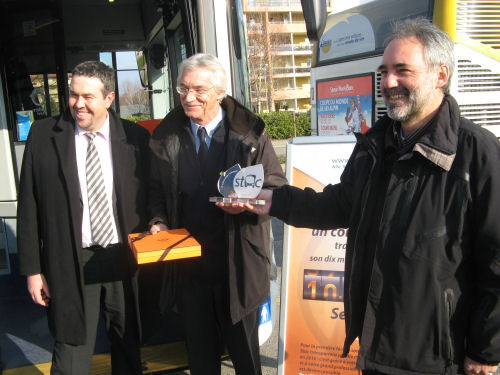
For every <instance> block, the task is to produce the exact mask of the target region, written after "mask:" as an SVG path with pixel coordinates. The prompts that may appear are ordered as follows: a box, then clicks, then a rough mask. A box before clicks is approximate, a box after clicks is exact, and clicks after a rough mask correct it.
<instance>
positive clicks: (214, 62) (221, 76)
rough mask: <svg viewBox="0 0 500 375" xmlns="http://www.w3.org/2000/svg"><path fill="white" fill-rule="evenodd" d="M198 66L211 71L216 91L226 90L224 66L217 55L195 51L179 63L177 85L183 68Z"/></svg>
mask: <svg viewBox="0 0 500 375" xmlns="http://www.w3.org/2000/svg"><path fill="white" fill-rule="evenodd" d="M200 68H202V69H209V70H211V71H212V72H213V74H212V79H211V81H212V84H213V85H214V87H215V90H216V91H226V89H227V76H226V70H225V69H224V66H223V65H222V63H221V62H220V61H219V59H218V58H217V57H215V56H212V55H209V54H206V53H197V54H195V55H193V56H191V57H189V58H187V59H186V60H184V61H183V62H182V63H181V65H180V66H179V74H178V75H177V85H178V86H179V85H180V81H181V79H182V75H183V74H184V71H185V70H195V69H200Z"/></svg>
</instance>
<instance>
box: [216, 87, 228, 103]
mask: <svg viewBox="0 0 500 375" xmlns="http://www.w3.org/2000/svg"><path fill="white" fill-rule="evenodd" d="M225 96H226V91H225V90H224V91H220V92H218V93H217V100H218V101H219V103H220V102H222V99H224V97H225Z"/></svg>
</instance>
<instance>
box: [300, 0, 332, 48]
mask: <svg viewBox="0 0 500 375" xmlns="http://www.w3.org/2000/svg"><path fill="white" fill-rule="evenodd" d="M300 2H301V3H302V11H303V13H304V20H305V21H306V29H307V37H308V38H309V40H310V41H311V42H314V41H317V40H318V39H319V36H320V35H321V33H322V32H323V28H324V27H325V23H326V0H300Z"/></svg>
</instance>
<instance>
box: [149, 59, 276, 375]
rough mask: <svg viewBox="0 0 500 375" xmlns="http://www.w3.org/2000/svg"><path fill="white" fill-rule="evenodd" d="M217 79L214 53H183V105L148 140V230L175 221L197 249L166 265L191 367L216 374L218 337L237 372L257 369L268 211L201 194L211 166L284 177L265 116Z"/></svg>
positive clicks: (211, 176)
mask: <svg viewBox="0 0 500 375" xmlns="http://www.w3.org/2000/svg"><path fill="white" fill-rule="evenodd" d="M226 85H227V79H226V72H225V70H224V67H223V66H222V65H221V63H220V62H219V61H218V60H217V59H216V58H215V57H213V56H211V55H207V54H197V55H194V56H192V57H190V58H188V59H186V60H185V61H184V62H183V63H182V64H181V66H180V70H179V79H178V82H177V92H178V93H179V94H180V99H181V104H182V106H180V107H178V108H175V109H174V110H172V111H171V112H170V113H169V114H168V115H167V116H166V117H165V119H164V120H163V121H162V122H161V123H160V125H159V126H158V127H157V129H156V130H155V132H154V133H153V137H152V140H151V149H152V154H153V155H152V173H151V178H152V180H151V187H150V195H149V198H150V208H151V221H150V224H151V232H152V233H156V232H158V231H159V230H165V229H167V228H169V229H173V228H179V227H183V228H186V229H187V230H188V231H189V232H190V233H191V234H192V235H193V236H194V237H195V238H196V239H197V240H198V241H199V242H200V243H201V247H202V256H201V257H200V258H198V259H194V260H187V261H182V263H178V264H176V265H175V266H176V270H175V271H176V272H175V274H177V275H179V278H178V279H177V280H176V285H177V287H176V288H175V290H176V292H175V294H176V300H175V302H176V303H177V306H178V309H179V312H180V314H181V316H182V318H183V323H184V331H185V337H186V346H187V351H188V357H189V367H190V370H191V375H197V374H202V375H211V374H220V371H221V365H220V356H221V354H222V353H223V348H224V346H225V347H227V349H228V351H229V354H230V356H231V359H232V361H233V364H234V367H235V370H236V373H237V374H249V375H250V374H251V375H254V374H261V365H260V357H259V343H258V323H259V318H258V307H259V306H260V305H261V304H262V303H263V302H264V301H265V300H266V298H267V297H268V295H269V264H270V260H269V242H270V241H269V238H270V236H269V235H270V220H269V217H267V216H264V217H258V216H257V215H255V214H249V213H244V212H242V211H243V209H241V208H231V207H228V208H224V211H223V210H221V209H219V208H218V207H216V206H215V205H214V204H213V203H210V202H209V197H210V196H213V195H218V191H217V181H218V178H219V176H220V172H221V171H224V170H226V169H228V168H230V167H232V166H233V165H235V164H236V163H238V164H240V166H242V167H247V166H250V165H255V164H262V165H263V167H264V175H265V181H264V186H265V187H266V188H269V189H273V188H276V187H279V186H281V185H283V184H284V183H286V179H285V176H284V174H283V171H282V169H281V166H280V164H279V162H278V158H277V157H276V154H275V152H274V149H273V147H272V145H271V142H270V140H269V137H268V136H267V134H266V132H265V129H264V122H263V121H262V120H261V119H260V118H259V117H258V116H256V115H255V114H253V113H252V112H250V111H249V110H248V109H246V108H245V107H243V106H242V105H241V104H239V103H238V102H237V101H236V100H234V99H233V98H232V97H230V96H227V95H226ZM169 271H170V272H171V271H172V270H169ZM165 276H166V278H167V279H168V278H169V276H171V273H166V275H165ZM164 285H165V286H168V283H164ZM165 294H166V289H165V290H164V291H163V296H165Z"/></svg>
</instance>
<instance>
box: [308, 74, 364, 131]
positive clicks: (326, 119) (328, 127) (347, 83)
mask: <svg viewBox="0 0 500 375" xmlns="http://www.w3.org/2000/svg"><path fill="white" fill-rule="evenodd" d="M373 77H374V76H373V73H368V74H363V75H358V76H350V77H341V78H332V79H325V80H320V81H318V82H317V83H316V86H317V87H316V92H317V116H318V118H317V124H318V135H320V136H337V135H349V134H352V133H365V132H366V131H367V130H368V129H370V128H371V127H372V123H373V121H374V112H373V100H374V97H373V85H374V78H373Z"/></svg>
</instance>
